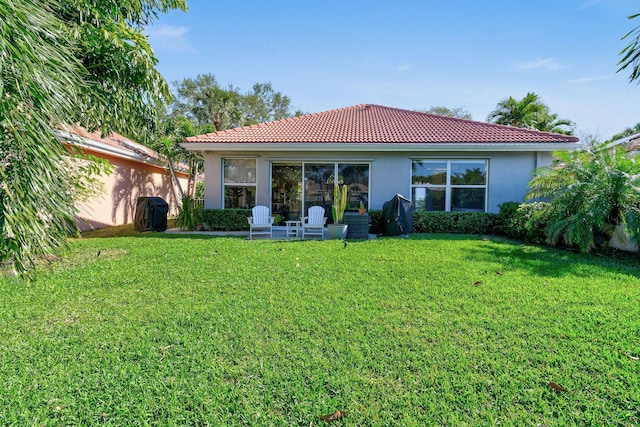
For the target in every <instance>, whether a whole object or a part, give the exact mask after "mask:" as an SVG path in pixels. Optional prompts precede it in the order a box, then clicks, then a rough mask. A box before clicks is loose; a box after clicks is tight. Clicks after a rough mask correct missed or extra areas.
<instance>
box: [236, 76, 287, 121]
mask: <svg viewBox="0 0 640 427" xmlns="http://www.w3.org/2000/svg"><path fill="white" fill-rule="evenodd" d="M241 109H242V113H243V116H244V118H243V124H244V125H253V124H257V123H264V122H270V121H273V120H281V119H286V118H288V117H291V115H292V114H291V100H290V99H289V97H288V96H285V95H283V94H281V93H280V92H276V91H275V90H274V89H273V87H271V83H256V84H254V85H253V88H252V91H251V92H249V93H247V94H246V95H244V97H243V99H242V107H241Z"/></svg>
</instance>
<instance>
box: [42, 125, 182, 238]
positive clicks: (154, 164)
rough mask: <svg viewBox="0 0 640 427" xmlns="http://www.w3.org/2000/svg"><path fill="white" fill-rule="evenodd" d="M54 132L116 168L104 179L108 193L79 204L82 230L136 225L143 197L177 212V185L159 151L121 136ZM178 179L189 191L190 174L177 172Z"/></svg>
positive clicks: (72, 128) (67, 128) (73, 130)
mask: <svg viewBox="0 0 640 427" xmlns="http://www.w3.org/2000/svg"><path fill="white" fill-rule="evenodd" d="M54 132H55V133H56V135H57V137H58V138H59V139H60V140H61V141H62V143H63V144H65V145H66V146H70V147H75V148H76V149H79V150H81V152H82V153H84V154H89V155H93V156H96V157H99V158H102V159H106V160H108V161H109V163H111V165H112V166H113V173H112V174H110V175H105V176H101V177H100V180H101V181H102V183H103V185H104V188H105V190H106V192H105V193H104V194H100V195H97V196H95V197H92V198H91V199H90V200H88V201H86V202H82V201H81V202H78V203H77V204H76V207H77V208H78V211H79V216H78V218H77V219H76V224H77V225H78V227H79V228H80V230H82V231H85V230H91V229H95V228H102V227H107V226H113V225H122V224H128V223H131V222H133V220H134V216H135V209H136V201H137V199H138V197H141V196H156V197H162V198H163V199H164V200H165V201H166V202H167V203H168V205H169V212H170V213H172V212H173V213H175V212H176V209H177V208H178V206H179V205H178V202H179V200H178V199H179V197H180V196H179V195H177V194H178V191H177V189H176V183H175V182H174V181H173V178H172V177H171V174H170V173H169V171H168V170H167V167H166V162H165V161H163V160H162V159H160V156H159V155H158V153H156V152H155V151H153V150H151V149H150V148H148V147H146V146H144V145H141V144H138V143H136V142H134V141H131V140H130V139H128V138H125V137H124V136H122V135H118V134H117V133H111V134H110V135H109V136H107V137H102V136H101V134H100V132H99V131H97V132H89V131H88V130H86V129H84V128H82V127H80V126H60V127H59V128H58V129H55V130H54ZM176 177H177V179H178V181H179V182H180V185H181V187H182V188H184V189H186V188H187V182H188V177H189V175H188V171H187V170H186V169H185V168H177V170H176Z"/></svg>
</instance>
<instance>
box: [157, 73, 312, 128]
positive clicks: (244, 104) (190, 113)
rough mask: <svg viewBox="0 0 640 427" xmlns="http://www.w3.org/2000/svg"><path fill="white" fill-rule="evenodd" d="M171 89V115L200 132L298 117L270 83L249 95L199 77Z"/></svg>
mask: <svg viewBox="0 0 640 427" xmlns="http://www.w3.org/2000/svg"><path fill="white" fill-rule="evenodd" d="M173 86H174V102H173V103H172V104H171V105H170V106H169V112H170V115H171V116H180V115H183V116H186V117H188V118H189V119H191V120H192V121H193V123H194V124H195V126H196V127H200V128H201V127H203V126H207V125H213V126H214V127H215V130H225V129H230V128H233V127H238V126H246V125H252V124H257V123H263V122H268V121H272V120H280V119H285V118H287V117H292V116H294V115H299V114H301V113H300V112H298V111H296V112H292V109H291V100H290V99H289V97H288V96H286V95H283V94H282V93H280V92H278V91H276V90H275V89H273V87H272V85H271V83H255V84H254V85H253V87H252V89H251V91H249V92H246V93H242V92H241V91H240V88H238V87H235V86H233V85H228V86H227V87H223V86H221V85H220V83H218V81H217V80H216V78H215V76H214V75H213V74H199V75H198V76H197V77H195V78H190V77H187V78H184V79H183V80H182V81H176V82H173Z"/></svg>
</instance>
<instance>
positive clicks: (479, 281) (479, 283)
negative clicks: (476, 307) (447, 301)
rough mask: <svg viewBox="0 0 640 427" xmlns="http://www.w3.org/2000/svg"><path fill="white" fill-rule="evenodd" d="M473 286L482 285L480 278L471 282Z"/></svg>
mask: <svg viewBox="0 0 640 427" xmlns="http://www.w3.org/2000/svg"><path fill="white" fill-rule="evenodd" d="M473 284H474V286H480V285H482V280H478V281H476V282H473Z"/></svg>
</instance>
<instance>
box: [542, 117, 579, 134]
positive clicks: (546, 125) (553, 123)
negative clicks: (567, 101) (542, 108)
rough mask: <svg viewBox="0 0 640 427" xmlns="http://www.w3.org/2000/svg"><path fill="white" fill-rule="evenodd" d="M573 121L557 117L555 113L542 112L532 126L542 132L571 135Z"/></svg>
mask: <svg viewBox="0 0 640 427" xmlns="http://www.w3.org/2000/svg"><path fill="white" fill-rule="evenodd" d="M574 126H575V123H573V122H572V121H571V120H567V119H559V118H558V115H557V114H548V113H547V114H544V115H541V116H539V117H538V119H537V121H536V122H535V124H534V128H535V129H537V130H539V131H542V132H552V133H561V134H564V135H573V128H574Z"/></svg>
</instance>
